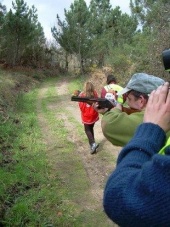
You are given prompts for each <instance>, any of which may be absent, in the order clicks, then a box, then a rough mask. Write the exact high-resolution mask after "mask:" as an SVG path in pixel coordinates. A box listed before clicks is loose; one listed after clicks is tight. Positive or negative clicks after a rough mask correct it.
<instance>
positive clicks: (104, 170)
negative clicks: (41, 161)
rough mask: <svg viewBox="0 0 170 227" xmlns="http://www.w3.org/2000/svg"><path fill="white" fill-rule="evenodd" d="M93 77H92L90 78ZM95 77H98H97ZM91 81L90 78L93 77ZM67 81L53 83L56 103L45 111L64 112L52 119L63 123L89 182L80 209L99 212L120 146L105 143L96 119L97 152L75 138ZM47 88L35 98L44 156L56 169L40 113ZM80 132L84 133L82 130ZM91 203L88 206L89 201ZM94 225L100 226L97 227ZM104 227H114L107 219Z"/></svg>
mask: <svg viewBox="0 0 170 227" xmlns="http://www.w3.org/2000/svg"><path fill="white" fill-rule="evenodd" d="M93 77H96V76H95V75H93ZM93 77H92V78H93ZM98 78H99V76H98ZM103 78H104V79H105V78H106V77H105V76H103V75H102V78H101V81H102V82H101V81H100V82H99V83H100V86H101V84H102V83H103ZM93 79H94V78H93ZM68 83H69V82H68V81H67V79H62V80H60V81H59V82H57V84H56V93H57V95H58V97H59V99H60V102H59V103H54V104H52V105H51V104H50V105H49V106H48V108H50V110H55V109H56V108H57V106H58V105H60V107H62V109H65V111H64V112H63V113H62V115H60V116H56V117H57V118H61V119H62V120H64V122H65V127H66V128H67V130H68V138H67V139H68V140H70V141H71V142H73V143H74V144H75V154H76V155H78V156H79V158H80V160H81V162H82V163H83V167H84V170H85V172H86V175H87V177H88V179H89V182H90V187H89V188H90V190H89V191H90V193H89V198H86V201H83V200H82V201H79V203H82V204H81V205H82V207H84V209H92V210H95V209H101V210H103V207H102V197H103V189H104V185H105V182H106V180H107V178H108V176H109V174H110V173H111V172H112V170H113V169H114V167H115V163H116V159H117V156H118V153H119V151H120V149H121V148H120V147H116V146H113V145H112V144H111V143H110V142H109V141H107V140H106V139H105V138H104V136H103V133H102V130H101V117H102V116H100V120H99V121H98V122H97V123H96V124H95V128H94V130H95V138H96V142H97V143H99V148H98V152H97V153H96V154H93V155H91V154H90V149H89V145H88V141H87V140H86V141H85V142H84V140H82V139H81V137H79V136H78V134H77V130H76V126H75V124H74V123H73V122H72V121H69V117H70V116H72V117H73V118H74V120H75V121H76V122H78V123H79V124H81V125H82V123H81V118H80V111H79V108H78V104H77V103H76V102H70V94H69V92H68ZM47 89H48V87H47V86H44V87H42V88H41V89H40V92H39V98H38V104H37V108H38V113H39V121H40V125H41V128H42V132H43V134H44V135H45V137H44V142H45V144H46V145H47V147H48V156H49V160H51V163H52V165H53V166H54V169H55V170H56V168H57V167H56V166H57V156H56V153H55V152H54V149H53V148H54V147H56V146H57V145H56V139H54V137H53V136H52V134H51V129H50V126H49V125H48V122H47V120H46V119H45V117H44V116H43V113H42V110H41V108H42V107H41V104H42V100H43V99H44V97H45V94H46V91H47ZM82 129H83V125H82ZM83 133H84V131H83ZM62 168H63V169H64V168H67V167H66V166H62ZM92 200H93V201H95V202H94V203H92V202H91V201H92ZM98 226H101V225H100V224H99V225H98ZM105 226H114V227H116V226H117V225H116V224H113V223H112V222H111V221H110V220H109V219H108V218H107V217H106V223H105Z"/></svg>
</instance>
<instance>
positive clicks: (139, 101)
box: [126, 91, 146, 110]
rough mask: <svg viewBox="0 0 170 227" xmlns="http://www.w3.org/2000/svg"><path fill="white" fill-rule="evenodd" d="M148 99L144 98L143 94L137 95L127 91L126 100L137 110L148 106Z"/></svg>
mask: <svg viewBox="0 0 170 227" xmlns="http://www.w3.org/2000/svg"><path fill="white" fill-rule="evenodd" d="M145 101H146V100H145V99H144V98H143V96H142V95H141V96H139V97H136V96H134V95H133V94H132V92H131V91H130V92H127V93H126V102H127V104H128V106H129V107H130V108H133V109H136V110H142V109H144V107H145V106H146V102H145Z"/></svg>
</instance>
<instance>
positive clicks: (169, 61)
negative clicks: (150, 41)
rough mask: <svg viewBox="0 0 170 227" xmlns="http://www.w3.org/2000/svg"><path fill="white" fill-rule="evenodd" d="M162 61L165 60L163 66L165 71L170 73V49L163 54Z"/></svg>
mask: <svg viewBox="0 0 170 227" xmlns="http://www.w3.org/2000/svg"><path fill="white" fill-rule="evenodd" d="M162 59H163V64H164V68H165V70H166V71H169V73H170V49H165V50H164V51H163V52H162Z"/></svg>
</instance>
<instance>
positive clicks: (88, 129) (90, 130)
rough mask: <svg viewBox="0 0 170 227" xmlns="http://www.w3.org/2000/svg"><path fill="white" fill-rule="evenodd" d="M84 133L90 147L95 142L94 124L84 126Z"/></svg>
mask: <svg viewBox="0 0 170 227" xmlns="http://www.w3.org/2000/svg"><path fill="white" fill-rule="evenodd" d="M84 131H85V133H86V135H87V138H88V141H89V144H90V146H91V145H92V144H93V143H94V142H95V139H94V123H93V124H90V125H89V124H84Z"/></svg>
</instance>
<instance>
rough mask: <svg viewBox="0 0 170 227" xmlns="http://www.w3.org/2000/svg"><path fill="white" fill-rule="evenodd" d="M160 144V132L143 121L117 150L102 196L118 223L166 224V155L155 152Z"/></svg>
mask: <svg viewBox="0 0 170 227" xmlns="http://www.w3.org/2000/svg"><path fill="white" fill-rule="evenodd" d="M164 143H165V133H164V131H163V130H162V129H161V128H160V127H159V126H157V125H154V124H151V123H144V124H142V125H140V126H139V127H138V130H137V132H136V134H135V136H134V137H133V139H132V140H131V141H130V142H129V143H128V144H127V145H126V146H125V147H124V148H123V150H122V151H121V153H120V155H119V158H118V164H117V167H116V169H115V171H113V173H112V174H111V176H110V177H109V179H108V181H107V183H106V187H105V190H104V198H103V205H104V209H105V212H106V214H107V215H108V216H109V218H110V219H111V220H113V221H114V222H116V223H117V224H119V225H120V226H139V227H140V226H142V227H144V226H168V225H167V224H169V223H170V217H168V218H167V215H166V214H167V212H168V213H169V212H170V199H169V194H170V187H169V185H170V173H169V168H170V157H169V156H168V160H167V157H166V156H165V155H157V153H158V151H159V150H160V148H161V147H162V146H163V144H164ZM155 154H156V155H155ZM169 154H170V152H169ZM152 157H153V158H152ZM165 179H166V180H165ZM164 215H165V216H164ZM156 224H157V225H156Z"/></svg>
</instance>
